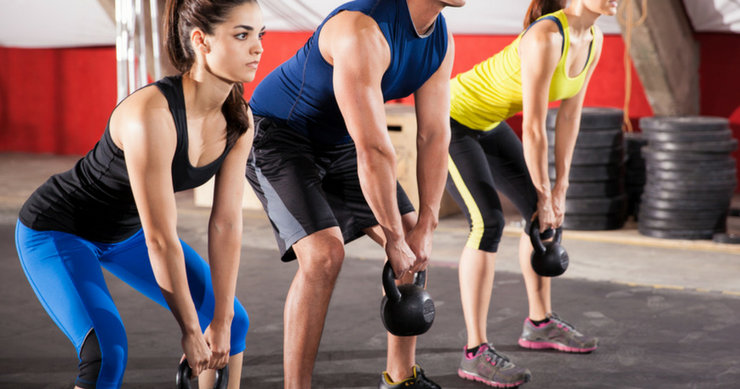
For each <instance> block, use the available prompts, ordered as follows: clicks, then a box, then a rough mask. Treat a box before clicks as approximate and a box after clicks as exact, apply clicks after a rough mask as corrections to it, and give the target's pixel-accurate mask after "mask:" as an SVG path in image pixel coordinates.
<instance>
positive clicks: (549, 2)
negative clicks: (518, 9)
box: [524, 0, 566, 28]
mask: <svg viewBox="0 0 740 389" xmlns="http://www.w3.org/2000/svg"><path fill="white" fill-rule="evenodd" d="M565 2H566V0H532V3H531V4H530V5H529V9H528V10H527V16H526V17H525V18H524V28H527V27H529V25H530V24H532V23H534V21H535V20H537V19H539V18H540V17H541V16H542V15H547V14H549V13H553V12H555V11H560V10H561V9H563V8H565Z"/></svg>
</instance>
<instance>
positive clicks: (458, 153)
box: [447, 119, 537, 253]
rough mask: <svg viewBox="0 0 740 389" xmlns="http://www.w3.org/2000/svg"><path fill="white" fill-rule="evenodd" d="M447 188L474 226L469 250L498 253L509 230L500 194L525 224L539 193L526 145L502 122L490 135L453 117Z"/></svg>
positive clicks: (527, 228) (469, 238)
mask: <svg viewBox="0 0 740 389" xmlns="http://www.w3.org/2000/svg"><path fill="white" fill-rule="evenodd" d="M450 124H451V128H452V137H451V139H450V154H449V165H448V166H449V174H448V175H447V190H448V191H449V193H450V194H451V195H452V197H453V198H454V199H455V201H456V202H457V204H458V205H459V206H460V208H461V209H462V210H463V213H464V214H465V216H466V217H467V219H468V223H469V224H470V234H469V235H468V241H467V243H466V246H467V247H470V248H472V249H476V250H483V251H486V252H491V253H495V252H496V251H497V250H498V245H499V242H500V241H501V235H502V233H503V230H504V225H505V221H504V214H503V211H502V207H501V201H500V200H499V197H498V193H497V191H500V192H501V193H503V194H504V195H505V196H506V197H507V198H508V199H509V200H511V202H512V203H514V206H516V208H517V209H518V210H519V212H520V213H521V214H522V216H523V217H524V219H525V220H526V223H527V224H526V227H525V229H524V231H528V230H529V224H530V219H531V218H532V215H533V214H534V212H535V211H536V210H537V191H536V190H535V188H534V184H532V179H531V178H530V176H529V170H528V169H527V164H526V163H525V161H524V151H523V148H522V142H521V141H520V140H519V138H518V137H517V136H516V134H514V131H513V130H512V129H511V127H509V125H507V124H506V122H501V123H500V124H499V125H498V126H496V127H495V128H493V129H492V130H489V131H479V130H473V129H470V128H468V127H466V126H464V125H462V124H460V123H458V122H457V121H455V120H454V119H450Z"/></svg>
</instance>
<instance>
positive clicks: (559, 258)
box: [529, 218, 570, 277]
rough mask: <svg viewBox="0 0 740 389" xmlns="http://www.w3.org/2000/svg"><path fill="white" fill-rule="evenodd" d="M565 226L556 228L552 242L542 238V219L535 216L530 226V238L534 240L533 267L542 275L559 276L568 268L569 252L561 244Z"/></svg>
mask: <svg viewBox="0 0 740 389" xmlns="http://www.w3.org/2000/svg"><path fill="white" fill-rule="evenodd" d="M562 235H563V227H558V228H556V229H555V236H554V237H553V238H552V241H550V242H544V243H543V242H542V240H541V238H540V220H539V219H537V218H535V219H534V220H533V221H532V224H531V225H530V226H529V240H530V241H531V242H532V247H533V248H534V250H533V251H532V257H531V262H532V269H534V272H535V273H537V274H538V275H540V276H542V277H557V276H559V275H561V274H563V273H565V270H566V269H568V263H569V262H570V258H568V252H567V251H565V248H564V247H563V246H561V245H560V239H561V238H562Z"/></svg>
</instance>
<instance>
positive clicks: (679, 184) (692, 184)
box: [645, 179, 737, 192]
mask: <svg viewBox="0 0 740 389" xmlns="http://www.w3.org/2000/svg"><path fill="white" fill-rule="evenodd" d="M645 185H646V186H647V185H650V186H654V187H657V188H658V189H660V190H677V191H682V192H690V191H699V192H706V191H725V190H734V189H735V187H736V186H737V179H732V180H720V181H703V180H700V181H690V180H681V181H668V180H658V181H650V180H648V181H647V182H646V183H645Z"/></svg>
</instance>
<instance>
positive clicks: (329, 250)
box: [247, 0, 465, 388]
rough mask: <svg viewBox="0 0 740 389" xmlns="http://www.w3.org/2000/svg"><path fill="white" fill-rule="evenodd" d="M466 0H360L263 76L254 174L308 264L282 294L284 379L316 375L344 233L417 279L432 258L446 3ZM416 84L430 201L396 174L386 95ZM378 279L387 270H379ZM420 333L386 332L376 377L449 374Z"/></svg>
mask: <svg viewBox="0 0 740 389" xmlns="http://www.w3.org/2000/svg"><path fill="white" fill-rule="evenodd" d="M464 4H465V0H444V1H443V0H357V1H353V2H349V3H346V4H344V5H342V6H340V7H339V8H337V9H336V10H334V11H333V12H332V13H331V14H329V16H327V18H326V19H325V20H324V22H323V23H322V24H321V25H320V26H319V27H318V29H317V30H316V32H315V33H314V34H313V36H312V37H311V38H310V39H309V40H308V42H307V43H306V44H305V46H304V47H303V48H302V49H300V50H299V51H298V52H297V53H296V55H295V56H294V57H292V58H291V59H289V60H288V61H286V62H285V63H283V64H282V65H281V66H280V67H278V68H277V69H275V70H274V71H273V72H272V73H270V74H269V75H268V76H267V77H266V78H265V80H263V81H262V82H261V83H260V85H259V86H258V87H257V89H256V90H255V92H254V94H253V96H252V100H251V102H250V106H251V107H252V110H253V112H254V114H255V138H254V143H253V147H252V153H251V155H250V160H249V162H248V167H247V178H248V180H249V182H250V184H251V185H252V187H253V188H254V190H255V193H256V194H257V196H258V197H259V198H260V200H261V201H262V205H263V207H264V208H265V210H266V212H267V214H268V216H269V217H270V220H271V222H272V225H273V227H274V231H275V237H276V239H277V241H278V246H279V247H280V251H281V257H282V260H283V261H290V260H293V259H296V258H297V259H298V263H299V268H298V272H297V273H296V276H295V278H294V280H293V283H292V285H291V288H290V291H289V293H288V297H287V300H286V306H285V319H284V320H285V337H284V342H285V351H284V355H285V357H284V372H285V387H286V388H309V387H310V386H311V378H312V374H313V367H314V363H315V360H316V353H317V351H318V347H319V342H320V338H321V333H322V331H323V327H324V322H325V318H326V313H327V310H328V306H329V300H330V299H331V295H332V292H333V289H334V285H335V282H336V279H337V277H338V275H339V271H340V269H341V266H342V262H343V260H344V244H345V243H347V242H350V241H352V240H354V239H356V238H358V237H360V236H362V235H364V234H367V235H369V236H370V237H371V238H372V239H373V240H375V241H376V242H378V243H379V244H380V245H382V246H383V247H384V248H385V252H386V255H387V257H388V260H389V261H390V263H391V265H392V267H393V270H394V273H395V274H396V276H397V277H398V278H399V279H402V280H403V281H404V282H410V280H411V279H412V277H413V274H414V273H415V272H418V271H421V270H424V269H425V268H426V266H427V263H428V261H429V256H430V253H431V247H432V233H433V231H434V229H435V227H436V225H437V223H438V214H439V204H440V201H441V198H442V193H443V190H444V185H445V180H446V175H447V148H448V145H449V132H450V129H449V100H450V92H449V79H450V72H451V69H452V61H453V57H454V45H453V41H452V39H451V36H450V34H449V33H448V31H447V27H446V24H445V19H444V17H442V15H441V11H442V10H443V9H444V8H445V7H446V6H453V7H459V6H462V5H464ZM412 93H413V94H414V98H415V102H416V114H417V122H418V136H417V142H416V143H417V148H418V164H417V166H418V172H417V178H418V183H419V197H420V206H419V208H420V209H419V213H418V215H417V213H415V212H414V209H413V206H412V205H411V203H410V201H409V200H408V197H407V196H406V194H405V193H404V192H403V189H401V187H400V186H399V185H398V183H397V181H396V156H395V152H394V149H393V144H392V143H391V140H390V137H389V135H388V129H387V125H386V121H385V110H384V102H386V101H388V100H393V99H398V98H401V97H405V96H408V95H410V94H412ZM377 276H378V281H380V279H381V277H380V274H378V275H377ZM415 346H416V338H415V337H395V336H392V335H390V334H389V335H388V360H387V371H386V372H384V373H383V374H382V376H381V380H380V384H379V387H380V388H396V387H404V388H439V386H438V385H436V384H435V383H434V382H432V381H431V380H429V379H428V378H426V377H425V376H424V373H423V371H422V370H421V368H420V367H419V366H418V365H417V364H416V360H415Z"/></svg>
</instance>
